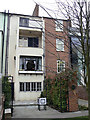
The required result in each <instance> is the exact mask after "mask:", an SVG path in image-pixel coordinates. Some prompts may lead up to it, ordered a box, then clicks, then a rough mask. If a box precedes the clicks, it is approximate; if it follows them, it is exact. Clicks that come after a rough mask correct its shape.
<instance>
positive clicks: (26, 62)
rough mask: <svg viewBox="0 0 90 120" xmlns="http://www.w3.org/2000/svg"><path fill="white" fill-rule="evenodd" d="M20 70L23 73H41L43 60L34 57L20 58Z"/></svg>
mask: <svg viewBox="0 0 90 120" xmlns="http://www.w3.org/2000/svg"><path fill="white" fill-rule="evenodd" d="M19 70H23V71H41V70H42V58H41V57H32V56H20V66H19Z"/></svg>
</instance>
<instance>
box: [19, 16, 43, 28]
mask: <svg viewBox="0 0 90 120" xmlns="http://www.w3.org/2000/svg"><path fill="white" fill-rule="evenodd" d="M19 26H20V27H29V28H35V29H42V28H43V22H42V21H39V20H31V19H29V18H22V17H21V18H20V22H19Z"/></svg>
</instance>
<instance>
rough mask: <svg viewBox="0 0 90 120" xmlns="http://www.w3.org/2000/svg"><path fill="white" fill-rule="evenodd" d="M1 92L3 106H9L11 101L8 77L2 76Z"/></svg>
mask: <svg viewBox="0 0 90 120" xmlns="http://www.w3.org/2000/svg"><path fill="white" fill-rule="evenodd" d="M2 92H3V94H4V96H5V108H8V107H10V101H11V84H10V82H8V77H5V76H4V77H2Z"/></svg>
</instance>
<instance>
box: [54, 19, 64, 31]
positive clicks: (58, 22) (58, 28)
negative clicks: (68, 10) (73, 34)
mask: <svg viewBox="0 0 90 120" xmlns="http://www.w3.org/2000/svg"><path fill="white" fill-rule="evenodd" d="M55 24H56V31H63V21H62V20H56V21H55Z"/></svg>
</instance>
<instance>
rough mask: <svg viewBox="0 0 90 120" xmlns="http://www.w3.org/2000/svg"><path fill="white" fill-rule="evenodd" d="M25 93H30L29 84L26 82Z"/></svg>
mask: <svg viewBox="0 0 90 120" xmlns="http://www.w3.org/2000/svg"><path fill="white" fill-rule="evenodd" d="M26 91H30V82H26Z"/></svg>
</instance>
